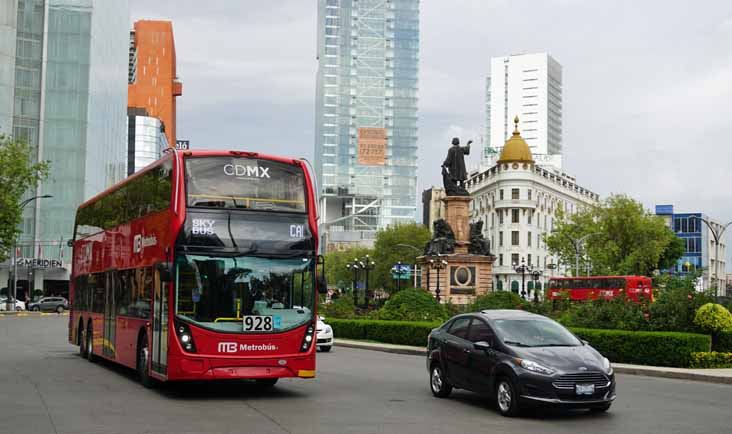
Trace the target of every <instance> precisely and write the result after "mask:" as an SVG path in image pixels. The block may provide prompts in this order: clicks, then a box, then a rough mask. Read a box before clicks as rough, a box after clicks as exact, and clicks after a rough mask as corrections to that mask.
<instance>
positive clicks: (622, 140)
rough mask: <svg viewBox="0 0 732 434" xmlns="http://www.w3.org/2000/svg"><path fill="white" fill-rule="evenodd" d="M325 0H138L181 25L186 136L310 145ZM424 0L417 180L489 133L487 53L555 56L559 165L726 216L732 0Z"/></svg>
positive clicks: (428, 177) (645, 197)
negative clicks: (456, 140)
mask: <svg viewBox="0 0 732 434" xmlns="http://www.w3.org/2000/svg"><path fill="white" fill-rule="evenodd" d="M204 4H205V7H204V6H203V5H204ZM316 5H317V2H316V1H315V0H287V1H285V0H277V1H264V2H263V1H254V0H243V1H241V0H235V1H222V0H209V1H207V2H205V3H202V2H201V1H199V0H195V1H193V0H190V1H173V0H156V1H154V2H152V1H147V0H130V15H131V16H130V18H131V22H134V21H136V20H138V19H169V20H171V21H173V30H174V33H175V41H176V53H177V57H178V72H179V75H180V77H181V79H182V81H183V96H181V97H179V98H178V138H179V139H189V140H190V141H191V146H192V147H195V148H237V149H247V150H255V151H267V152H270V153H275V154H284V155H292V156H305V157H312V154H313V140H314V132H313V131H314V122H315V120H314V119H315V118H314V107H315V102H314V97H315V74H316V69H317V61H316V59H315V51H316V50H315V47H316V28H317V11H316V9H317V8H316ZM420 7H421V10H420V76H419V78H420V82H419V163H418V164H419V172H418V175H419V177H418V187H419V191H421V190H422V189H424V188H427V187H429V186H430V185H432V184H439V183H440V182H441V180H440V177H439V164H440V161H441V159H442V158H444V154H445V150H446V148H447V147H448V145H449V139H450V138H451V137H453V136H455V135H457V136H460V137H462V138H463V141H466V140H467V139H468V138H473V139H474V140H475V141H476V143H480V137H479V136H480V135H481V134H483V132H484V129H485V121H484V119H485V78H486V75H487V74H488V72H489V65H490V58H491V57H496V56H505V55H508V54H516V53H532V52H548V53H549V54H551V55H552V56H553V57H554V58H555V59H556V60H557V61H559V63H561V64H562V66H563V106H564V112H563V130H564V137H563V146H564V161H565V171H567V172H568V173H570V174H572V175H574V176H576V177H577V181H578V183H579V184H580V185H582V186H584V187H586V188H589V189H590V190H593V191H596V192H597V193H599V194H600V195H601V196H603V197H605V196H607V195H608V194H610V193H625V194H628V195H630V196H632V197H634V198H636V199H638V200H640V201H642V202H643V203H644V204H645V205H646V206H647V207H649V208H651V207H652V206H654V205H655V204H658V203H664V204H666V203H668V204H673V205H674V206H675V210H677V211H678V212H685V211H688V212H696V211H701V212H705V213H707V214H709V215H710V216H711V217H713V218H716V219H718V220H723V221H724V222H727V221H730V220H732V206H731V205H732V200H731V199H732V174H731V173H732V172H731V170H732V105H731V103H732V1H728V0H727V1H725V0H721V1H704V2H699V1H668V0H666V1H642V2H641V1H618V0H612V1H610V0H607V1H603V2H599V1H575V0H554V1H541V2H539V1H528V0H519V1H517V0H512V1H508V0H506V1H503V0H474V1H462V0H450V1H445V0H424V1H422V2H421V6H420ZM478 154H479V153H478V152H475V153H474V155H473V156H471V160H470V161H469V164H470V165H475V164H477V162H478V158H479V156H478ZM730 232H731V233H732V229H731V230H730ZM728 257H729V256H728Z"/></svg>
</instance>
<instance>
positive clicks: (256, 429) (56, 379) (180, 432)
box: [0, 316, 732, 434]
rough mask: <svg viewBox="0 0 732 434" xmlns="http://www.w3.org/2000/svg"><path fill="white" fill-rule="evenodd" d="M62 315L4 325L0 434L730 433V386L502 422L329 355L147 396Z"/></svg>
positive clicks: (411, 365)
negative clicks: (258, 377)
mask: <svg viewBox="0 0 732 434" xmlns="http://www.w3.org/2000/svg"><path fill="white" fill-rule="evenodd" d="M67 322H68V317H67V316H61V317H56V316H45V317H20V318H14V317H6V318H3V317H0V433H9V434H10V433H12V434H24V433H33V434H39V433H65V434H66V433H69V434H71V433H74V434H76V433H171V434H173V433H175V434H184V433H399V434H409V433H419V434H425V433H446V432H459V433H478V432H481V433H484V432H511V433H512V434H519V433H531V434H536V433H561V434H571V433H583V434H585V433H587V432H597V433H639V434H640V433H664V434H668V433H715V434H716V433H730V432H732V424H731V423H730V419H729V414H730V408H732V407H731V404H730V396H732V386H728V385H727V386H725V385H715V384H708V383H696V382H689V381H681V380H667V379H659V378H648V377H637V376H623V375H621V376H618V396H619V397H618V400H617V401H616V402H615V405H614V406H613V408H612V409H611V410H610V412H609V413H607V414H600V415H590V414H588V413H586V412H582V411H579V412H565V413H559V414H557V413H552V412H541V413H537V414H532V415H529V416H527V417H523V418H519V419H507V418H504V417H501V416H500V415H499V414H498V413H497V412H496V411H495V410H494V408H493V404H492V403H491V402H490V401H489V400H487V399H485V398H482V397H480V396H477V395H474V394H471V393H468V392H462V391H456V392H454V393H453V395H452V397H451V398H450V399H446V400H441V399H436V398H433V397H432V395H431V393H430V391H429V389H428V383H427V373H426V370H425V367H424V360H423V358H422V357H418V356H406V355H395V354H386V353H380V352H374V351H365V350H356V349H346V348H334V349H333V352H331V353H321V354H319V359H318V378H316V379H314V380H295V379H293V380H284V381H283V380H281V381H280V383H278V385H277V386H276V387H275V388H273V389H270V390H265V389H259V388H256V387H254V386H253V385H250V384H248V383H244V382H216V383H207V382H201V383H181V384H171V385H165V386H164V387H161V388H159V389H157V390H148V389H145V388H143V387H142V386H140V385H139V384H138V383H137V382H136V381H135V379H134V373H133V372H132V371H129V370H127V369H123V368H120V367H117V366H115V365H113V364H109V363H97V364H91V363H89V362H87V361H86V360H83V359H81V358H80V357H78V356H77V355H76V347H73V346H71V345H69V344H68V343H67V342H66V334H67V329H66V326H67Z"/></svg>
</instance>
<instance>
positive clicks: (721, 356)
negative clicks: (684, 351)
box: [689, 351, 732, 369]
mask: <svg viewBox="0 0 732 434" xmlns="http://www.w3.org/2000/svg"><path fill="white" fill-rule="evenodd" d="M689 367H690V368H705V369H714V368H732V353H718V352H716V351H712V352H709V353H693V354H692V355H691V364H690V366H689Z"/></svg>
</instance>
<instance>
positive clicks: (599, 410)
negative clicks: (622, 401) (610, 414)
mask: <svg viewBox="0 0 732 434" xmlns="http://www.w3.org/2000/svg"><path fill="white" fill-rule="evenodd" d="M611 405H612V404H604V405H598V406H597V407H590V413H605V412H606V411H608V410H610V406H611Z"/></svg>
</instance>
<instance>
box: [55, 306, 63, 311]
mask: <svg viewBox="0 0 732 434" xmlns="http://www.w3.org/2000/svg"><path fill="white" fill-rule="evenodd" d="M56 313H64V307H63V306H56Z"/></svg>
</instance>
